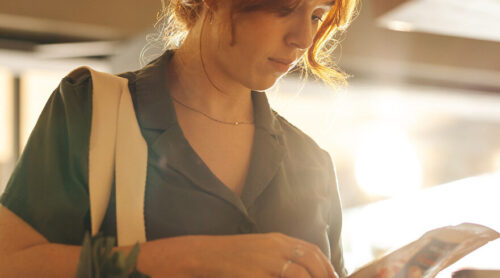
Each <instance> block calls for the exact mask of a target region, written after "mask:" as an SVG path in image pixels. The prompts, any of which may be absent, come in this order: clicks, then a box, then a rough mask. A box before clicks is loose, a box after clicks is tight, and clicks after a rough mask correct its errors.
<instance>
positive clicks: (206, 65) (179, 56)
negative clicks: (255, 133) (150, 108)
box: [168, 20, 253, 122]
mask: <svg viewBox="0 0 500 278" xmlns="http://www.w3.org/2000/svg"><path fill="white" fill-rule="evenodd" d="M200 21H202V20H200ZM198 25H200V24H198ZM208 29H209V28H206V30H204V32H208V31H209V30H208ZM200 33H201V26H195V27H194V28H193V29H192V30H191V32H190V33H189V35H188V37H187V38H186V40H185V42H184V43H183V44H182V46H181V47H180V48H179V49H178V50H177V51H176V52H175V54H174V56H173V57H172V59H171V60H170V63H169V65H168V74H169V87H170V88H169V89H170V93H171V94H172V96H173V97H174V98H175V99H177V100H179V101H181V102H183V103H185V104H186V105H189V106H191V107H193V108H196V109H199V110H201V111H203V112H204V113H207V114H209V115H211V116H213V117H215V118H218V119H220V120H224V121H226V120H227V121H248V122H252V121H253V105H252V99H251V90H250V89H248V88H245V87H244V86H242V85H241V84H239V83H237V82H236V81H235V80H231V79H230V78H229V77H228V76H227V75H225V74H224V73H223V71H222V70H221V69H220V68H219V67H217V65H216V64H215V63H214V62H213V59H210V54H209V53H214V52H212V51H210V48H209V46H207V45H206V42H204V41H202V44H201V52H200V39H199V38H200V35H199V34H200ZM206 36H208V34H207V35H205V34H204V35H203V37H206ZM202 59H203V60H202Z"/></svg>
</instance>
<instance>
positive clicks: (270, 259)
mask: <svg viewBox="0 0 500 278" xmlns="http://www.w3.org/2000/svg"><path fill="white" fill-rule="evenodd" d="M198 246H199V247H200V248H197V249H198V250H197V251H196V252H193V255H194V256H195V260H196V261H197V264H196V266H197V267H196V268H197V269H196V270H195V272H196V273H197V274H199V276H198V275H196V276H197V277H216V278H221V277H237V278H246V277H248V278H256V277H258V278H271V277H273V278H276V277H279V278H285V277H286V278H334V277H337V275H336V274H335V271H334V270H333V267H332V266H331V264H330V262H329V261H328V259H327V258H326V257H325V256H324V255H323V253H322V252H321V250H320V249H319V248H318V247H317V246H316V245H314V244H311V243H309V242H306V241H302V240H299V239H296V238H292V237H289V236H286V235H283V234H280V233H269V234H246V235H234V236H211V237H203V238H201V239H200V241H199V243H198Z"/></svg>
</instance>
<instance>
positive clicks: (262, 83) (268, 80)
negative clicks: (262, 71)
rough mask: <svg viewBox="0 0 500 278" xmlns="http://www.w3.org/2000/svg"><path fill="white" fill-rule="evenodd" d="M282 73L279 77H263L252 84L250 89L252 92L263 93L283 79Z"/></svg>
mask: <svg viewBox="0 0 500 278" xmlns="http://www.w3.org/2000/svg"><path fill="white" fill-rule="evenodd" d="M283 75H284V73H281V74H279V75H269V76H266V77H263V78H262V79H260V80H259V81H258V82H252V84H251V86H250V88H251V89H252V90H254V91H265V90H268V89H270V88H272V87H273V86H274V85H276V83H277V82H278V80H279V79H280V78H281V77H283Z"/></svg>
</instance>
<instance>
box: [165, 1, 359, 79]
mask: <svg viewBox="0 0 500 278" xmlns="http://www.w3.org/2000/svg"><path fill="white" fill-rule="evenodd" d="M221 1H230V3H231V5H232V6H231V9H232V12H233V13H244V12H251V11H257V10H264V11H271V12H277V13H283V11H290V12H291V11H293V9H295V8H296V7H297V6H298V5H299V4H300V2H301V1H306V0H271V1H270V0H170V1H169V5H168V6H167V7H165V6H164V8H163V14H162V16H161V18H160V19H164V18H165V19H166V20H167V21H166V22H167V23H166V25H165V26H161V28H162V30H161V31H162V34H163V35H162V39H163V40H164V41H165V42H166V44H165V48H177V47H179V46H180V44H181V43H182V41H183V39H184V38H185V36H186V34H187V32H188V31H189V30H190V29H191V27H193V26H194V24H195V23H196V21H197V20H198V19H199V17H200V14H201V12H202V9H203V4H206V5H207V6H208V7H210V9H212V10H214V9H217V5H218V4H220V2H221ZM357 3H358V0H336V1H335V3H334V5H333V7H332V9H331V10H330V12H329V13H328V14H327V15H326V16H325V17H324V19H323V22H322V23H321V25H320V26H319V28H318V31H317V33H316V35H315V37H314V39H313V44H312V45H311V47H310V48H309V49H308V50H307V52H306V55H304V56H303V58H302V60H301V61H300V63H299V65H300V66H301V67H302V68H303V69H304V70H305V71H306V72H305V73H306V74H307V73H308V72H309V71H310V72H312V74H314V75H315V76H316V77H318V78H320V79H321V80H323V81H324V82H326V83H327V84H329V85H331V86H332V87H334V86H336V85H338V84H346V83H347V82H346V80H347V77H348V76H347V75H346V74H345V73H344V72H342V71H341V70H340V69H338V68H337V67H336V66H335V63H334V62H333V60H332V58H331V53H332V52H333V50H335V48H336V47H337V46H338V45H339V41H338V40H337V39H335V36H336V35H337V34H339V33H340V32H343V31H345V29H346V28H347V27H348V25H349V24H350V22H351V20H352V19H353V17H354V14H355V13H356V6H357Z"/></svg>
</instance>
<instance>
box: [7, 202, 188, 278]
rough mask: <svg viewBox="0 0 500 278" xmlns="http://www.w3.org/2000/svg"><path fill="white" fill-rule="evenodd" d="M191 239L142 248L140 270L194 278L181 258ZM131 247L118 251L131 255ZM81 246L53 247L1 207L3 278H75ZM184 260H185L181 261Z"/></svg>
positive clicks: (53, 244) (57, 245)
mask: <svg viewBox="0 0 500 278" xmlns="http://www.w3.org/2000/svg"><path fill="white" fill-rule="evenodd" d="M189 241H192V238H191V239H190V237H178V238H169V239H163V240H157V241H151V242H146V243H144V244H142V245H141V252H140V256H139V259H138V269H139V271H141V272H144V273H147V274H149V275H152V276H154V274H155V273H157V272H161V274H162V275H161V276H167V277H171V276H170V275H173V274H174V273H175V274H176V275H177V276H176V277H191V276H189V275H188V274H187V273H186V271H187V270H188V269H191V270H190V272H191V273H193V271H192V269H195V268H196V267H195V265H194V262H193V261H191V260H189V258H190V257H189V256H179V255H182V252H185V251H183V249H186V248H185V247H186V246H187V244H189ZM131 249H132V247H131V246H130V247H119V248H115V249H114V250H123V251H125V252H126V253H128V252H129V251H130V250H131ZM80 251H81V246H76V245H64V244H56V243H50V242H49V241H47V239H45V238H44V237H43V236H42V235H41V234H40V233H38V232H37V231H36V230H35V229H33V228H32V227H31V226H30V225H28V224H27V223H26V222H24V221H23V220H22V219H21V218H19V217H17V216H16V215H15V214H14V213H12V212H11V211H9V210H8V209H7V208H5V207H4V206H0V277H74V276H75V274H76V269H77V266H78V261H79V257H80ZM179 257H182V260H179Z"/></svg>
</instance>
